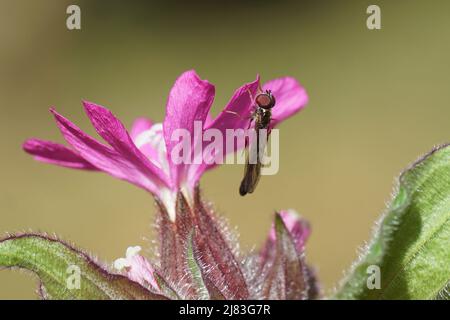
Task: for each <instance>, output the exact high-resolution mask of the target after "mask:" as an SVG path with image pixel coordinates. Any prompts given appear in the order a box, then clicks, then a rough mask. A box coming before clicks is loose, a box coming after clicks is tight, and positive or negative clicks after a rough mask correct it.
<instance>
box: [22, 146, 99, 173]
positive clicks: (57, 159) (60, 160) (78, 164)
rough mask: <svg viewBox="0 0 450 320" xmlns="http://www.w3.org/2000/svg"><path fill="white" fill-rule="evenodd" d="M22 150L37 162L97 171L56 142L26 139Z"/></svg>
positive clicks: (73, 152)
mask: <svg viewBox="0 0 450 320" xmlns="http://www.w3.org/2000/svg"><path fill="white" fill-rule="evenodd" d="M23 149H24V150H25V151H26V152H28V153H29V154H31V155H33V156H34V158H35V159H36V160H38V161H42V162H46V163H51V164H56V165H59V166H62V167H67V168H73V169H83V170H98V169H97V168H96V167H94V166H93V165H92V164H90V163H89V162H88V161H86V160H85V159H83V158H82V157H80V155H78V154H77V153H76V152H75V151H73V150H71V149H69V148H67V147H66V146H64V145H62V144H59V143H56V142H52V141H45V140H40V139H28V140H27V141H25V143H24V144H23Z"/></svg>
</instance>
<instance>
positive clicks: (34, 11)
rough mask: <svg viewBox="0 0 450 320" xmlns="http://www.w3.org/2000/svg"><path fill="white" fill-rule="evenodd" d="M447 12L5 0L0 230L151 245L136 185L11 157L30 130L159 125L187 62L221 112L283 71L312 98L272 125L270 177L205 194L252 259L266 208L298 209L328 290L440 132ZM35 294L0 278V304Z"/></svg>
mask: <svg viewBox="0 0 450 320" xmlns="http://www.w3.org/2000/svg"><path fill="white" fill-rule="evenodd" d="M69 4H78V5H79V6H80V7H81V11H82V30H81V31H69V30H67V29H66V26H65V20H66V17H67V15H66V13H65V12H66V8H67V6H68V5H69ZM369 4H378V5H379V6H380V7H381V13H382V29H381V30H377V31H370V30H368V29H367V28H366V17H367V15H366V8H367V6H368V5H369ZM449 14H450V2H449V1H410V0H408V1H362V0H359V1H317V0H315V1H291V2H289V1H256V0H255V1H239V2H238V1H221V2H218V1H200V2H198V1H197V2H196V1H189V2H188V1H163V0H161V1H145V2H144V1H133V2H125V1H108V2H106V1H55V0H41V1H23V0H19V1H17V0H0V99H1V102H0V115H1V117H0V130H1V131H0V132H1V134H0V139H1V140H0V142H1V150H2V151H1V155H2V157H1V161H2V165H1V168H0V181H1V184H0V188H1V189H0V232H1V233H4V232H7V231H9V232H17V231H28V230H33V231H48V232H51V233H53V232H54V233H56V234H57V235H59V236H61V237H62V238H64V239H68V240H70V241H73V242H75V243H76V244H78V245H79V246H81V247H83V248H85V249H87V250H89V251H90V252H92V253H94V254H95V255H96V256H98V257H99V258H100V259H101V260H103V261H108V262H112V261H113V260H114V259H115V258H117V257H120V256H123V255H124V252H125V249H126V248H127V247H128V246H130V245H137V244H138V245H141V246H143V247H144V248H146V249H147V250H148V248H149V246H150V243H149V239H150V240H151V239H152V237H153V232H152V226H151V224H152V222H153V215H154V212H155V210H154V208H153V202H152V199H151V198H150V197H149V195H148V194H147V193H146V192H144V191H142V190H139V189H138V188H136V187H134V186H132V185H129V184H127V183H123V182H120V181H118V180H115V179H113V178H110V177H109V176H106V175H104V174H94V173H85V172H80V171H71V170H69V169H63V168H58V167H54V166H51V165H45V164H41V163H37V162H35V161H33V160H32V159H31V158H30V157H29V156H28V155H26V154H25V153H24V152H23V151H22V150H21V144H22V142H23V141H24V140H25V139H26V138H28V137H40V138H45V139H51V140H57V141H61V142H62V141H63V140H62V138H61V137H60V135H59V132H58V130H57V128H56V126H55V124H54V122H53V120H52V117H51V116H50V114H49V113H48V108H49V107H50V106H55V107H56V108H57V110H58V111H60V112H61V113H62V114H64V115H66V116H67V117H68V118H69V119H71V120H73V121H74V122H75V123H77V124H78V125H80V126H81V127H82V128H83V129H86V131H87V132H89V133H91V134H93V133H94V131H93V129H92V128H91V126H90V124H89V122H88V119H87V118H86V117H85V115H84V112H83V110H82V106H81V103H80V101H81V100H82V99H88V100H91V101H94V102H97V103H99V104H103V105H105V106H107V107H109V108H110V109H111V110H112V111H113V112H114V113H115V114H116V115H117V116H118V117H119V118H120V119H122V120H123V121H124V123H126V124H127V125H130V124H131V123H132V121H133V119H134V118H136V117H138V116H143V115H144V116H148V117H150V118H152V119H154V120H156V121H160V120H162V119H163V115H164V106H165V101H166V98H167V94H168V91H169V89H170V87H171V86H172V84H173V81H174V80H175V79H176V77H177V76H178V75H179V74H180V73H181V72H183V71H185V70H187V69H190V68H195V69H196V70H197V72H198V73H199V74H200V76H201V77H202V78H206V79H208V80H210V81H211V82H212V83H214V84H215V85H216V91H217V97H216V100H215V104H214V112H215V113H217V112H218V110H220V109H221V108H222V107H223V106H224V104H225V103H226V102H227V101H228V99H229V98H230V96H231V94H232V93H233V91H234V90H235V89H236V88H237V87H239V86H240V85H241V84H242V83H244V82H248V81H251V80H253V79H254V78H255V75H256V74H257V73H259V74H261V76H262V78H263V80H268V79H271V78H274V77H278V76H283V75H291V76H294V77H296V78H297V79H299V80H300V81H301V82H302V84H303V85H304V86H305V87H306V88H307V90H308V93H309V95H310V104H309V105H308V107H307V108H306V109H305V110H304V111H302V112H301V113H300V114H298V115H297V116H295V117H294V118H291V119H290V120H289V121H287V122H285V123H283V124H282V125H281V127H280V129H281V132H280V137H281V147H280V151H281V156H280V157H281V164H280V172H279V174H278V175H276V176H267V177H263V179H262V180H261V182H260V185H259V186H258V189H257V191H256V192H255V193H254V194H253V195H250V196H247V197H245V198H242V197H240V196H239V195H238V192H237V190H238V184H239V182H240V179H241V177H242V171H243V168H242V167H239V166H222V167H220V168H218V169H216V170H214V171H211V172H210V173H208V174H207V175H206V176H204V178H203V180H202V187H203V189H204V192H205V194H206V197H207V198H208V199H209V200H211V201H213V202H214V204H215V207H216V208H217V209H218V211H219V212H220V213H221V214H223V215H225V216H226V217H228V218H229V220H230V223H231V225H232V226H236V227H237V229H238V231H239V232H240V235H241V238H240V239H241V243H242V247H243V248H244V249H246V250H248V249H250V248H252V247H253V246H255V245H258V244H260V243H261V242H262V240H263V238H264V237H265V235H266V233H267V230H268V228H269V226H270V223H271V216H272V214H273V212H274V210H276V209H282V208H295V209H296V210H298V211H299V212H300V213H301V214H302V215H304V216H305V217H306V218H307V219H308V220H310V221H311V224H312V227H313V233H312V236H311V238H310V241H309V243H308V247H307V256H308V260H309V261H310V262H311V263H312V264H314V265H315V266H316V267H317V269H318V273H319V277H320V279H321V281H322V283H323V287H324V289H325V291H329V290H331V289H332V288H333V286H334V285H335V284H336V282H337V281H338V280H339V279H340V277H341V276H342V274H343V271H344V270H345V269H347V268H348V267H349V266H350V264H351V262H352V260H353V259H355V258H356V257H357V248H358V247H359V246H360V245H362V244H363V243H364V241H365V240H367V239H368V237H369V235H370V233H371V227H372V225H373V222H374V220H375V219H376V218H377V217H378V216H379V214H380V213H381V212H382V211H383V209H384V208H385V203H386V202H387V201H389V199H390V193H391V191H392V189H393V183H394V178H395V177H396V176H397V175H398V174H399V172H400V170H401V169H402V168H404V167H405V166H406V165H408V164H409V163H410V162H412V161H413V160H415V159H416V157H417V156H418V155H420V154H422V153H424V152H426V151H427V150H429V149H430V148H431V147H432V146H433V145H435V144H438V143H443V142H445V141H447V142H448V140H449V138H450V127H449V119H450V90H449V83H450V64H449V56H450V41H449V39H450V19H449ZM35 288H36V279H34V278H32V277H29V276H28V275H25V274H23V273H18V272H14V271H10V270H2V271H0V298H35V297H36V294H35Z"/></svg>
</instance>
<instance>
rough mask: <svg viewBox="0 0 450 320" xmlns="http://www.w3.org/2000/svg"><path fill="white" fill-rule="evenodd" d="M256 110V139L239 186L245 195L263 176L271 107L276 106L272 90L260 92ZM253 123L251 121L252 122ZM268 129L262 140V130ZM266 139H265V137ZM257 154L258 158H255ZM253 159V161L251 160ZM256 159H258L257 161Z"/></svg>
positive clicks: (250, 191)
mask: <svg viewBox="0 0 450 320" xmlns="http://www.w3.org/2000/svg"><path fill="white" fill-rule="evenodd" d="M252 100H253V101H254V103H255V110H254V112H253V115H252V120H251V121H254V122H255V133H256V137H255V141H252V142H251V143H250V145H249V146H248V150H247V160H246V164H245V171H244V178H243V179H242V182H241V185H240V187H239V194H240V195H241V196H245V195H246V194H247V193H252V192H253V191H254V190H255V188H256V185H257V184H258V181H259V178H260V176H261V166H262V163H261V160H262V158H263V156H264V150H265V148H266V144H267V139H268V137H269V133H270V129H271V128H270V122H271V120H272V111H271V109H272V108H273V107H274V106H275V97H274V96H273V95H272V92H271V91H270V90H266V91H265V92H262V93H259V94H258V95H257V96H256V97H255V98H254V99H252ZM250 123H251V122H250ZM261 129H265V130H267V131H268V132H267V135H266V136H267V139H266V140H265V141H261V139H260V134H259V133H260V130H261ZM263 140H264V139H263ZM255 156H256V159H255V158H254V157H255ZM250 160H253V161H250ZM255 160H256V161H255Z"/></svg>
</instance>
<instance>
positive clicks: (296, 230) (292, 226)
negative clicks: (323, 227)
mask: <svg viewBox="0 0 450 320" xmlns="http://www.w3.org/2000/svg"><path fill="white" fill-rule="evenodd" d="M280 217H281V219H282V220H283V222H284V224H285V226H286V228H287V230H288V231H289V233H290V235H291V237H292V239H293V240H294V243H295V247H296V249H297V251H298V252H303V248H304V246H305V244H306V241H307V240H308V238H309V235H310V234H311V228H310V226H309V223H308V222H307V221H306V220H304V219H302V217H301V216H300V215H299V214H298V213H297V212H295V211H294V210H282V211H281V212H280ZM275 238H276V236H275V230H274V228H273V227H272V229H271V230H270V234H269V239H270V241H275Z"/></svg>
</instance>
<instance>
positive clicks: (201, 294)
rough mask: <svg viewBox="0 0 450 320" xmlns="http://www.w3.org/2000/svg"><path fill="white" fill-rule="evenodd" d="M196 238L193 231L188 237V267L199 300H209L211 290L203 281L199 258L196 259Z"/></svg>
mask: <svg viewBox="0 0 450 320" xmlns="http://www.w3.org/2000/svg"><path fill="white" fill-rule="evenodd" d="M194 250H195V249H194V240H193V233H191V234H190V235H189V237H188V243H187V253H186V259H187V263H186V264H187V267H188V270H189V273H190V274H191V276H192V279H193V280H194V281H193V284H194V286H195V290H196V294H197V296H198V299H199V300H209V292H208V289H207V288H206V285H205V282H204V281H203V276H202V270H201V267H200V264H199V262H198V260H197V259H196V253H195V252H194Z"/></svg>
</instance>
